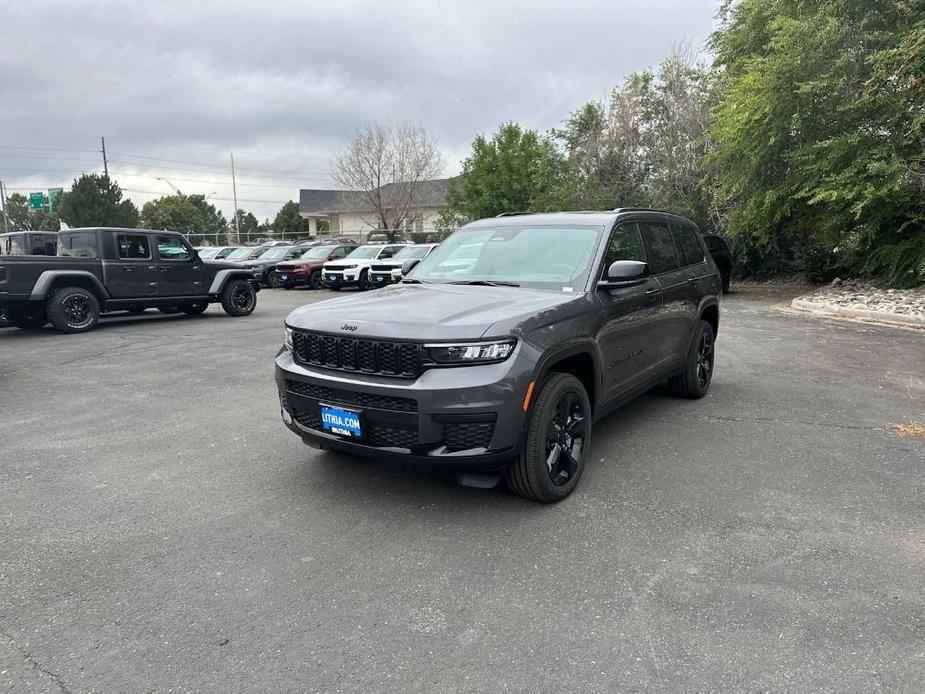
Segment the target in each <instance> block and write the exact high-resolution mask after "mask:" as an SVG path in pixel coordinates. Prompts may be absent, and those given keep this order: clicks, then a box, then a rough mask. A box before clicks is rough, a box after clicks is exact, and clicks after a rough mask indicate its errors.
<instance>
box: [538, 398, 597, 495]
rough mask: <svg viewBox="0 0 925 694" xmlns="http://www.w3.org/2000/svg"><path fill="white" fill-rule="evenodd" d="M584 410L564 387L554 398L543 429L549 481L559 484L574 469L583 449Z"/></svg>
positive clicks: (580, 459)
mask: <svg viewBox="0 0 925 694" xmlns="http://www.w3.org/2000/svg"><path fill="white" fill-rule="evenodd" d="M587 432H588V413H587V412H585V410H584V406H583V403H582V401H581V400H580V399H579V397H578V395H577V394H576V393H575V392H573V391H570V390H568V391H565V392H564V393H563V394H562V395H561V396H560V397H559V400H558V402H556V405H555V410H554V414H553V416H552V419H550V420H549V424H548V426H547V429H546V470H547V474H548V475H549V481H550V482H552V483H553V484H554V485H555V486H557V487H562V486H564V485H566V484H568V483H569V481H570V480H571V479H572V478H573V477H574V476H575V474H576V473H577V472H578V469H579V468H580V467H581V462H582V458H583V455H584V450H585V439H586V438H587Z"/></svg>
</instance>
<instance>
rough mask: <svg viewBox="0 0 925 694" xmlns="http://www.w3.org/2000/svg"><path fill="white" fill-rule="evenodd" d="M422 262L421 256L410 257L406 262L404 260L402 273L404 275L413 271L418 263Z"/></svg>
mask: <svg viewBox="0 0 925 694" xmlns="http://www.w3.org/2000/svg"><path fill="white" fill-rule="evenodd" d="M420 262H421V259H420V258H408V260H406V261H405V262H403V263H402V264H401V274H402V275H407V274H408V273H409V272H411V271H412V270H413V269H414V268H415V267H416V266H417V264H418V263H420Z"/></svg>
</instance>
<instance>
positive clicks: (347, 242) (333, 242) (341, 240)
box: [296, 236, 360, 248]
mask: <svg viewBox="0 0 925 694" xmlns="http://www.w3.org/2000/svg"><path fill="white" fill-rule="evenodd" d="M296 245H297V246H305V247H307V248H314V247H315V246H352V247H353V248H356V247H357V246H359V245H360V244H359V243H357V240H356V239H355V238H352V237H350V236H341V237H338V238H333V239H312V240H311V241H302V242H300V243H297V244H296Z"/></svg>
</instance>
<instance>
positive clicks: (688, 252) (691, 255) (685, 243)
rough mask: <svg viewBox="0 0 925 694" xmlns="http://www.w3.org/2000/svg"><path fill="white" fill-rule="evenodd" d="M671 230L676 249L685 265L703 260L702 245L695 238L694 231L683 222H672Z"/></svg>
mask: <svg viewBox="0 0 925 694" xmlns="http://www.w3.org/2000/svg"><path fill="white" fill-rule="evenodd" d="M671 231H672V232H673V233H674V237H675V239H676V240H677V242H678V250H680V251H681V258H682V260H683V261H684V264H685V265H695V264H697V263H702V262H703V247H702V246H701V245H700V241H699V240H698V239H697V235H696V232H695V231H694V230H693V229H692V228H691V227H689V226H685V225H683V224H672V225H671Z"/></svg>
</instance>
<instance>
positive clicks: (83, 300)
mask: <svg viewBox="0 0 925 694" xmlns="http://www.w3.org/2000/svg"><path fill="white" fill-rule="evenodd" d="M45 310H46V311H47V313H48V320H50V321H51V324H52V325H53V326H55V328H56V329H57V330H59V331H61V332H63V333H85V332H87V331H88V330H93V328H95V327H96V324H97V323H98V322H99V320H100V302H99V301H98V300H97V298H96V296H95V295H94V294H93V292H91V291H88V290H86V289H84V288H83V287H61V288H60V289H55V290H54V291H52V293H51V294H50V295H49V297H48V301H47V302H46V304H45Z"/></svg>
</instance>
